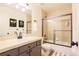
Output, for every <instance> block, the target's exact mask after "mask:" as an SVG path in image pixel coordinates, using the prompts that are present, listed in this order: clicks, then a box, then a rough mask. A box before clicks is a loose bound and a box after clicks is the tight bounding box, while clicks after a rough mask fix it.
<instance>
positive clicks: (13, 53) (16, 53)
mask: <svg viewBox="0 0 79 59" xmlns="http://www.w3.org/2000/svg"><path fill="white" fill-rule="evenodd" d="M17 55H18V49H12V50H9V51H6V52H3V53H1V54H0V56H17Z"/></svg>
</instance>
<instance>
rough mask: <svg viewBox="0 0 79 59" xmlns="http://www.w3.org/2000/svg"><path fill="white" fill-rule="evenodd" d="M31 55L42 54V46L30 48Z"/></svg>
mask: <svg viewBox="0 0 79 59" xmlns="http://www.w3.org/2000/svg"><path fill="white" fill-rule="evenodd" d="M30 56H41V46H37V47H35V48H32V49H31V50H30Z"/></svg>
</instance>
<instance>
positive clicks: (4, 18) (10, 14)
mask: <svg viewBox="0 0 79 59" xmlns="http://www.w3.org/2000/svg"><path fill="white" fill-rule="evenodd" d="M10 18H14V19H17V20H24V22H25V23H24V32H26V13H24V12H22V11H21V10H16V9H14V8H10V7H8V6H6V5H1V4H0V35H6V34H7V33H8V32H9V33H10V34H12V33H14V32H15V31H16V29H17V28H18V29H19V31H22V28H19V27H10V26H9V19H10Z"/></svg>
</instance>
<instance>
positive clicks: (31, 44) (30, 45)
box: [19, 42, 36, 53]
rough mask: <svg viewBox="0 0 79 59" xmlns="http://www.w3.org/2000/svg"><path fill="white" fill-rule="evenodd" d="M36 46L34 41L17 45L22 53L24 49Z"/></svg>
mask: <svg viewBox="0 0 79 59" xmlns="http://www.w3.org/2000/svg"><path fill="white" fill-rule="evenodd" d="M33 47H36V42H33V43H29V44H27V45H24V46H21V47H19V53H23V52H24V51H26V50H28V49H31V48H33Z"/></svg>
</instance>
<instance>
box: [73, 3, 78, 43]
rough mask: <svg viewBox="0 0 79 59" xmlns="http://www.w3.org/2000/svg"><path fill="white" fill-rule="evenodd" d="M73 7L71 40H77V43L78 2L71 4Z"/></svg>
mask: <svg viewBox="0 0 79 59" xmlns="http://www.w3.org/2000/svg"><path fill="white" fill-rule="evenodd" d="M72 6H73V7H72V8H73V17H72V19H73V24H72V25H73V41H78V43H79V4H78V3H76V4H75V3H74V4H72Z"/></svg>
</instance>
